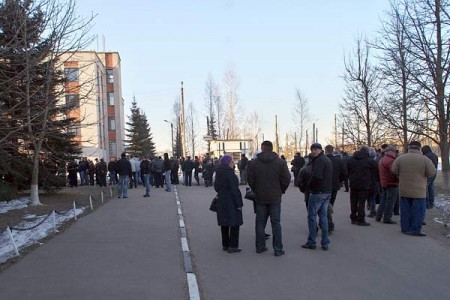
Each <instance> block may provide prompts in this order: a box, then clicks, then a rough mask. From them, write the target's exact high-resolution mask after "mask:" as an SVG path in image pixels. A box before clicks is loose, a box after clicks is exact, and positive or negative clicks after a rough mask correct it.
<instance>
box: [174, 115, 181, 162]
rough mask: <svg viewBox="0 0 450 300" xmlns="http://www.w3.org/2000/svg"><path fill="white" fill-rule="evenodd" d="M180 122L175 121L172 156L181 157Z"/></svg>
mask: <svg viewBox="0 0 450 300" xmlns="http://www.w3.org/2000/svg"><path fill="white" fill-rule="evenodd" d="M180 128H181V126H180V122H179V121H178V123H177V133H176V135H175V146H174V147H175V149H174V154H173V156H175V157H181V156H183V148H182V146H181V130H180Z"/></svg>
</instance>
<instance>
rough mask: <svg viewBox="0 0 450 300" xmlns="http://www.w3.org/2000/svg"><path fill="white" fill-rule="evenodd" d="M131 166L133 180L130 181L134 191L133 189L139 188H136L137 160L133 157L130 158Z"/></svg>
mask: <svg viewBox="0 0 450 300" xmlns="http://www.w3.org/2000/svg"><path fill="white" fill-rule="evenodd" d="M129 161H130V164H131V174H132V176H131V180H130V189H132V188H133V187H137V186H135V184H134V183H135V179H136V162H135V158H134V156H133V157H130V160H129Z"/></svg>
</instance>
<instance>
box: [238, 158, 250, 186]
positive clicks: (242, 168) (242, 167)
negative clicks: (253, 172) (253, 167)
mask: <svg viewBox="0 0 450 300" xmlns="http://www.w3.org/2000/svg"><path fill="white" fill-rule="evenodd" d="M247 166H248V158H247V157H246V156H245V153H242V154H241V160H240V161H239V165H238V169H239V177H240V179H241V180H240V183H239V184H242V185H246V184H247Z"/></svg>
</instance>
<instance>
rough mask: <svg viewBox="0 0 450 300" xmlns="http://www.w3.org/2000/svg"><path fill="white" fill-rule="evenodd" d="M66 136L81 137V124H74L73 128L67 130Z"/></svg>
mask: <svg viewBox="0 0 450 300" xmlns="http://www.w3.org/2000/svg"><path fill="white" fill-rule="evenodd" d="M67 134H69V135H71V136H77V135H78V136H79V135H81V124H80V122H75V123H74V125H73V126H71V127H69V128H68V129H67Z"/></svg>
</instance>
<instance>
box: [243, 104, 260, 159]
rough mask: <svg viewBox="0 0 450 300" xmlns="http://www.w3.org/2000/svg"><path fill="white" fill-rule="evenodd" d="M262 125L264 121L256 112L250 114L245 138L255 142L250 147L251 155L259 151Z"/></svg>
mask: <svg viewBox="0 0 450 300" xmlns="http://www.w3.org/2000/svg"><path fill="white" fill-rule="evenodd" d="M261 123H262V120H261V118H260V117H259V115H258V113H257V112H256V111H254V112H253V113H250V114H249V115H247V117H246V121H245V130H244V131H245V135H244V138H246V139H249V140H253V143H251V146H250V153H255V151H256V150H257V149H258V146H259V140H258V137H259V136H260V134H261V131H262V127H261Z"/></svg>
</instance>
